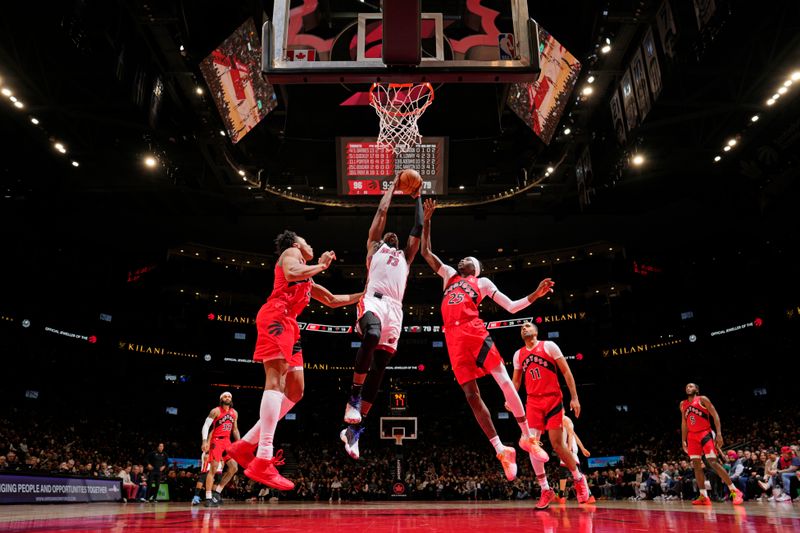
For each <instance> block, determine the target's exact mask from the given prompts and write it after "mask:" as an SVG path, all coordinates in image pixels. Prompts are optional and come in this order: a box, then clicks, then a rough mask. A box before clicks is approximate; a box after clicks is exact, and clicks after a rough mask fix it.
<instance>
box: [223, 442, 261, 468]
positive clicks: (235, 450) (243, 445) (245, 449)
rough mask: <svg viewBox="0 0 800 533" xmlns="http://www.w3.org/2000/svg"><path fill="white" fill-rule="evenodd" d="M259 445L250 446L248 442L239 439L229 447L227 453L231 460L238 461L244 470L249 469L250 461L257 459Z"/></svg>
mask: <svg viewBox="0 0 800 533" xmlns="http://www.w3.org/2000/svg"><path fill="white" fill-rule="evenodd" d="M257 448H258V444H250V443H249V442H247V441H246V440H242V439H239V440H237V441H236V442H234V443H231V445H230V446H228V449H227V450H225V453H226V454H228V458H229V459H233V460H234V461H236V464H238V465H239V466H241V467H242V468H247V467H248V466H249V465H250V461H252V460H253V459H255V458H256V449H257Z"/></svg>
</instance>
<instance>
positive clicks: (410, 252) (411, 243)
mask: <svg viewBox="0 0 800 533" xmlns="http://www.w3.org/2000/svg"><path fill="white" fill-rule="evenodd" d="M422 224H423V213H422V194H419V196H417V199H416V205H415V206H414V226H413V227H412V228H411V231H410V232H409V233H408V242H407V243H406V249H405V250H403V253H404V254H405V256H406V263H408V264H409V265H410V264H411V263H412V262H413V261H414V258H415V257H416V256H417V252H418V251H419V243H420V236H421V235H422Z"/></svg>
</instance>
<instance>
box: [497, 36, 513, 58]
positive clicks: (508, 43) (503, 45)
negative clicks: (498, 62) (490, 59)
mask: <svg viewBox="0 0 800 533" xmlns="http://www.w3.org/2000/svg"><path fill="white" fill-rule="evenodd" d="M497 40H498V46H499V47H500V59H514V58H515V57H516V56H517V49H516V47H515V46H514V34H513V33H500V34H498V35H497Z"/></svg>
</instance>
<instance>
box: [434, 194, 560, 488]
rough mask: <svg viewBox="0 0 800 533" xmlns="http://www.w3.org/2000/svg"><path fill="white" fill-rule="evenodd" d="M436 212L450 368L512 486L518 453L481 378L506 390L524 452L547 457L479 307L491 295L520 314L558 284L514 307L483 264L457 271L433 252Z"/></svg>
mask: <svg viewBox="0 0 800 533" xmlns="http://www.w3.org/2000/svg"><path fill="white" fill-rule="evenodd" d="M435 209H436V202H435V201H434V200H431V199H428V200H426V201H425V207H424V224H423V230H422V257H424V258H425V261H426V262H427V263H428V265H430V267H431V268H432V269H433V270H434V271H435V272H436V273H437V274H439V276H441V277H442V279H443V280H444V297H443V299H442V307H441V310H442V319H443V322H444V338H445V342H446V343H447V352H448V355H449V356H450V364H451V366H452V367H453V372H454V373H455V375H456V380H457V381H458V384H459V385H460V386H461V389H462V390H463V391H464V395H465V396H466V399H467V403H469V406H470V408H471V409H472V413H473V414H474V415H475V419H476V420H477V421H478V424H479V425H480V426H481V429H482V430H483V432H484V434H486V437H487V438H488V439H489V442H490V443H491V444H492V446H494V449H495V452H496V453H497V458H498V459H499V460H500V462H501V464H502V465H503V471H504V472H505V474H506V478H507V479H508V480H509V481H511V480H513V479H515V478H516V476H517V462H516V457H517V452H516V450H515V449H514V448H513V447H510V446H504V445H503V443H502V442H500V437H498V436H497V431H496V430H495V428H494V424H493V423H492V417H491V415H490V414H489V410H488V409H487V408H486V404H485V403H483V399H481V392H480V389H479V388H478V382H477V379H478V378H480V377H482V376H485V375H487V374H491V376H492V378H494V380H495V381H496V382H497V384H498V385H499V386H500V389H501V390H502V391H503V396H504V397H505V399H506V405H507V406H508V409H509V411H511V412H512V413H514V417H515V418H516V419H517V423H519V427H520V429H521V430H522V437H521V438H520V441H519V444H520V447H521V448H522V449H523V450H525V451H529V452H532V453H534V454H536V455H537V456H538V457H540V458H541V459H542V460H544V461H546V460H547V454H546V453H545V452H544V450H542V449H541V447H540V446H539V444H538V442H534V439H533V438H531V437H530V431H529V429H528V422H527V420H526V419H525V410H524V408H523V406H522V401H521V400H520V399H519V395H518V394H517V390H516V389H515V388H514V384H513V383H512V382H511V379H510V378H509V377H508V372H507V371H506V367H505V365H504V364H503V358H502V357H501V356H500V353H499V352H498V350H497V347H496V346H495V345H494V341H493V340H492V337H491V336H490V335H489V332H488V331H486V326H484V323H483V320H481V318H480V317H479V316H478V305H479V304H480V303H481V300H483V298H485V297H487V296H488V297H489V298H491V299H492V300H494V302H495V303H497V304H498V305H499V306H500V307H502V308H503V309H505V310H506V311H508V312H509V313H516V312H518V311H521V310H522V309H525V308H526V307H528V306H529V305H530V304H532V303H533V302H534V301H536V300H537V299H538V298H541V297H542V296H544V295H545V294H548V293H550V292H552V290H553V288H552V287H553V281H552V280H551V279H550V278H547V279H545V280H543V281H542V282H541V283H539V287H538V288H537V289H536V290H535V291H534V292H532V293H531V294H529V295H528V296H526V297H525V298H520V299H519V300H516V301H513V302H512V301H511V299H510V298H509V297H508V296H506V295H505V294H503V293H502V292H500V291H499V290H498V289H497V287H496V286H495V284H494V283H492V282H491V280H489V279H487V278H482V277H480V275H481V270H480V263H479V262H478V260H477V259H475V258H474V257H465V258H464V259H462V260H461V261H459V263H458V270H457V271H456V269H454V268H452V267H450V266H448V265H445V264H443V263H442V261H441V260H440V259H439V258H438V257H437V256H436V255H435V254H434V253H433V252H431V217H432V216H433V212H434V210H435Z"/></svg>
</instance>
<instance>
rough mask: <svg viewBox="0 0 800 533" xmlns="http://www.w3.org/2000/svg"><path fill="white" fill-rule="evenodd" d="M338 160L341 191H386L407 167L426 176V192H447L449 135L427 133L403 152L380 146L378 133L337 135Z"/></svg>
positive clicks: (343, 193) (439, 193) (424, 182)
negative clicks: (359, 135) (360, 135)
mask: <svg viewBox="0 0 800 533" xmlns="http://www.w3.org/2000/svg"><path fill="white" fill-rule="evenodd" d="M336 163H337V164H336V167H337V171H338V174H339V176H338V177H339V194H341V195H345V196H360V195H380V194H383V191H385V190H386V189H387V188H388V187H389V185H390V184H391V183H392V181H393V180H394V178H395V176H396V175H397V173H398V172H400V171H401V170H402V169H404V168H413V169H414V170H416V171H417V172H419V174H420V176H422V192H423V194H437V195H442V194H446V193H447V183H446V182H447V138H446V137H423V138H422V142H421V143H420V144H418V145H417V146H416V147H414V149H413V150H410V151H408V152H405V153H402V154H394V153H392V152H391V151H388V150H384V149H383V148H379V147H378V146H377V143H376V141H375V138H374V137H372V138H370V137H337V138H336ZM397 194H402V193H397Z"/></svg>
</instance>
